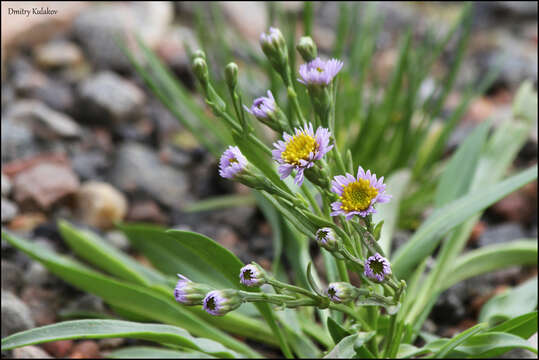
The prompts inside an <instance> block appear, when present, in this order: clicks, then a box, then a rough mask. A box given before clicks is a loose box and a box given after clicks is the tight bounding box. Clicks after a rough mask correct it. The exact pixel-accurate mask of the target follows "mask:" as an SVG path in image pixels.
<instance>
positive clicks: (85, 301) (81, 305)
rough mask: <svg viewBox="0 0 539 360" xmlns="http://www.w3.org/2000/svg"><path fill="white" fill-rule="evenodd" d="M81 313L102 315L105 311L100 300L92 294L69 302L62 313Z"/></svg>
mask: <svg viewBox="0 0 539 360" xmlns="http://www.w3.org/2000/svg"><path fill="white" fill-rule="evenodd" d="M81 311H89V312H96V313H103V312H104V311H105V305H104V303H103V300H101V298H99V297H97V296H95V295H92V294H84V295H82V296H81V297H79V298H77V299H75V300H72V301H70V302H69V303H68V304H67V305H66V307H65V310H63V311H62V312H63V313H64V312H65V313H70V312H81Z"/></svg>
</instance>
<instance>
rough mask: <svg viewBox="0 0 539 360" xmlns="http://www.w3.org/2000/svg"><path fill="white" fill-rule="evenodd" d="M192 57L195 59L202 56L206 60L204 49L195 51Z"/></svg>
mask: <svg viewBox="0 0 539 360" xmlns="http://www.w3.org/2000/svg"><path fill="white" fill-rule="evenodd" d="M192 58H193V60H195V59H196V58H201V59H203V60H204V61H205V60H206V54H205V53H204V51H202V50H196V51H195V52H194V53H193V56H192Z"/></svg>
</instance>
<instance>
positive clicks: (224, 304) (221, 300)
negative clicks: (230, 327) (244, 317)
mask: <svg viewBox="0 0 539 360" xmlns="http://www.w3.org/2000/svg"><path fill="white" fill-rule="evenodd" d="M240 305H241V298H240V296H239V295H238V292H237V291H236V290H232V289H225V290H213V291H210V292H209V293H208V294H207V295H206V297H205V298H204V301H203V308H204V310H206V312H208V313H209V314H211V315H215V316H222V315H225V314H226V313H228V312H229V311H232V310H235V309H237V308H238V307H239V306H240Z"/></svg>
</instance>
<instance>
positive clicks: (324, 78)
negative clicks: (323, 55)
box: [298, 57, 343, 85]
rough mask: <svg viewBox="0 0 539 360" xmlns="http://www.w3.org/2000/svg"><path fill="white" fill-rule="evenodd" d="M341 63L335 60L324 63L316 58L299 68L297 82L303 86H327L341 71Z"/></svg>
mask: <svg viewBox="0 0 539 360" xmlns="http://www.w3.org/2000/svg"><path fill="white" fill-rule="evenodd" d="M342 67H343V62H342V61H340V60H337V59H331V60H327V61H324V60H322V59H320V58H319V57H317V58H316V59H314V60H313V61H311V62H308V63H306V64H303V65H301V66H300V67H299V75H300V76H301V79H298V81H299V82H300V83H302V84H305V85H311V84H316V85H329V83H330V82H331V81H332V80H333V78H334V77H335V76H336V75H337V74H338V73H339V71H341V69H342Z"/></svg>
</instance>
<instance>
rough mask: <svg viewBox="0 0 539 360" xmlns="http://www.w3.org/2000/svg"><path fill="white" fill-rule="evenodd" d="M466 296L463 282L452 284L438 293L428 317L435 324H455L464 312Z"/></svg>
mask: <svg viewBox="0 0 539 360" xmlns="http://www.w3.org/2000/svg"><path fill="white" fill-rule="evenodd" d="M466 296H467V288H466V285H465V284H464V283H462V282H460V283H457V284H455V285H453V286H452V287H450V288H449V289H447V290H446V291H444V292H443V293H442V294H440V297H439V298H438V300H437V301H436V303H435V304H434V307H433V309H432V311H431V314H430V318H431V319H432V320H434V322H435V323H436V324H438V323H443V324H452V325H455V324H457V323H458V322H459V321H460V320H461V319H462V317H463V316H464V314H466V307H465V305H464V300H465V298H466Z"/></svg>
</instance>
